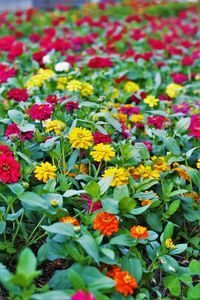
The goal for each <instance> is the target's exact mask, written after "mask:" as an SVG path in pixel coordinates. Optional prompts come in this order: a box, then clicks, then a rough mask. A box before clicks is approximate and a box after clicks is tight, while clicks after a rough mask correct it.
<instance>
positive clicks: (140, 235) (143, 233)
mask: <svg viewBox="0 0 200 300" xmlns="http://www.w3.org/2000/svg"><path fill="white" fill-rule="evenodd" d="M130 234H131V236H132V237H134V238H135V239H146V238H148V236H149V233H148V231H147V228H146V227H143V226H140V225H138V226H133V227H132V228H131V229H130Z"/></svg>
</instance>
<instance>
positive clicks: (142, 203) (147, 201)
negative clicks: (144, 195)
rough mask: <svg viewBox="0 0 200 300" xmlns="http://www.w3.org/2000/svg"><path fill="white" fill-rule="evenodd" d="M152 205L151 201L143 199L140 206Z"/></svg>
mask: <svg viewBox="0 0 200 300" xmlns="http://www.w3.org/2000/svg"><path fill="white" fill-rule="evenodd" d="M152 203H153V201H152V200H150V199H145V200H143V201H142V202H141V205H142V206H145V205H150V204H152Z"/></svg>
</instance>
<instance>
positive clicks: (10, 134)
mask: <svg viewBox="0 0 200 300" xmlns="http://www.w3.org/2000/svg"><path fill="white" fill-rule="evenodd" d="M5 136H7V138H8V139H10V140H12V141H15V140H17V139H20V138H21V140H22V141H26V140H31V139H32V138H33V131H26V132H20V130H19V128H18V126H17V124H15V123H13V124H9V125H8V126H7V128H6V132H5Z"/></svg>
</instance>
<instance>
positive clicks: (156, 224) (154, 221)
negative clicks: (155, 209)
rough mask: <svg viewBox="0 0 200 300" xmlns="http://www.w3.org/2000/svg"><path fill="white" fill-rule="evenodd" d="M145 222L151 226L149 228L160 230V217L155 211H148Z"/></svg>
mask: <svg viewBox="0 0 200 300" xmlns="http://www.w3.org/2000/svg"><path fill="white" fill-rule="evenodd" d="M146 220H147V223H148V224H149V226H150V227H151V229H153V230H155V231H157V232H162V222H161V221H160V218H159V216H158V215H157V214H155V213H151V212H150V213H148V214H147V216H146Z"/></svg>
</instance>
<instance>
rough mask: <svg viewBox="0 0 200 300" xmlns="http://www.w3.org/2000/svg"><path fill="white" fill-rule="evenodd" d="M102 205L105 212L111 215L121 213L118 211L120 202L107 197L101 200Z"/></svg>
mask: <svg viewBox="0 0 200 300" xmlns="http://www.w3.org/2000/svg"><path fill="white" fill-rule="evenodd" d="M101 203H102V206H103V210H104V211H106V212H108V213H111V214H117V213H118V212H119V209H118V205H119V202H118V201H117V200H114V199H112V198H107V197H106V198H104V199H101Z"/></svg>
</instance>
